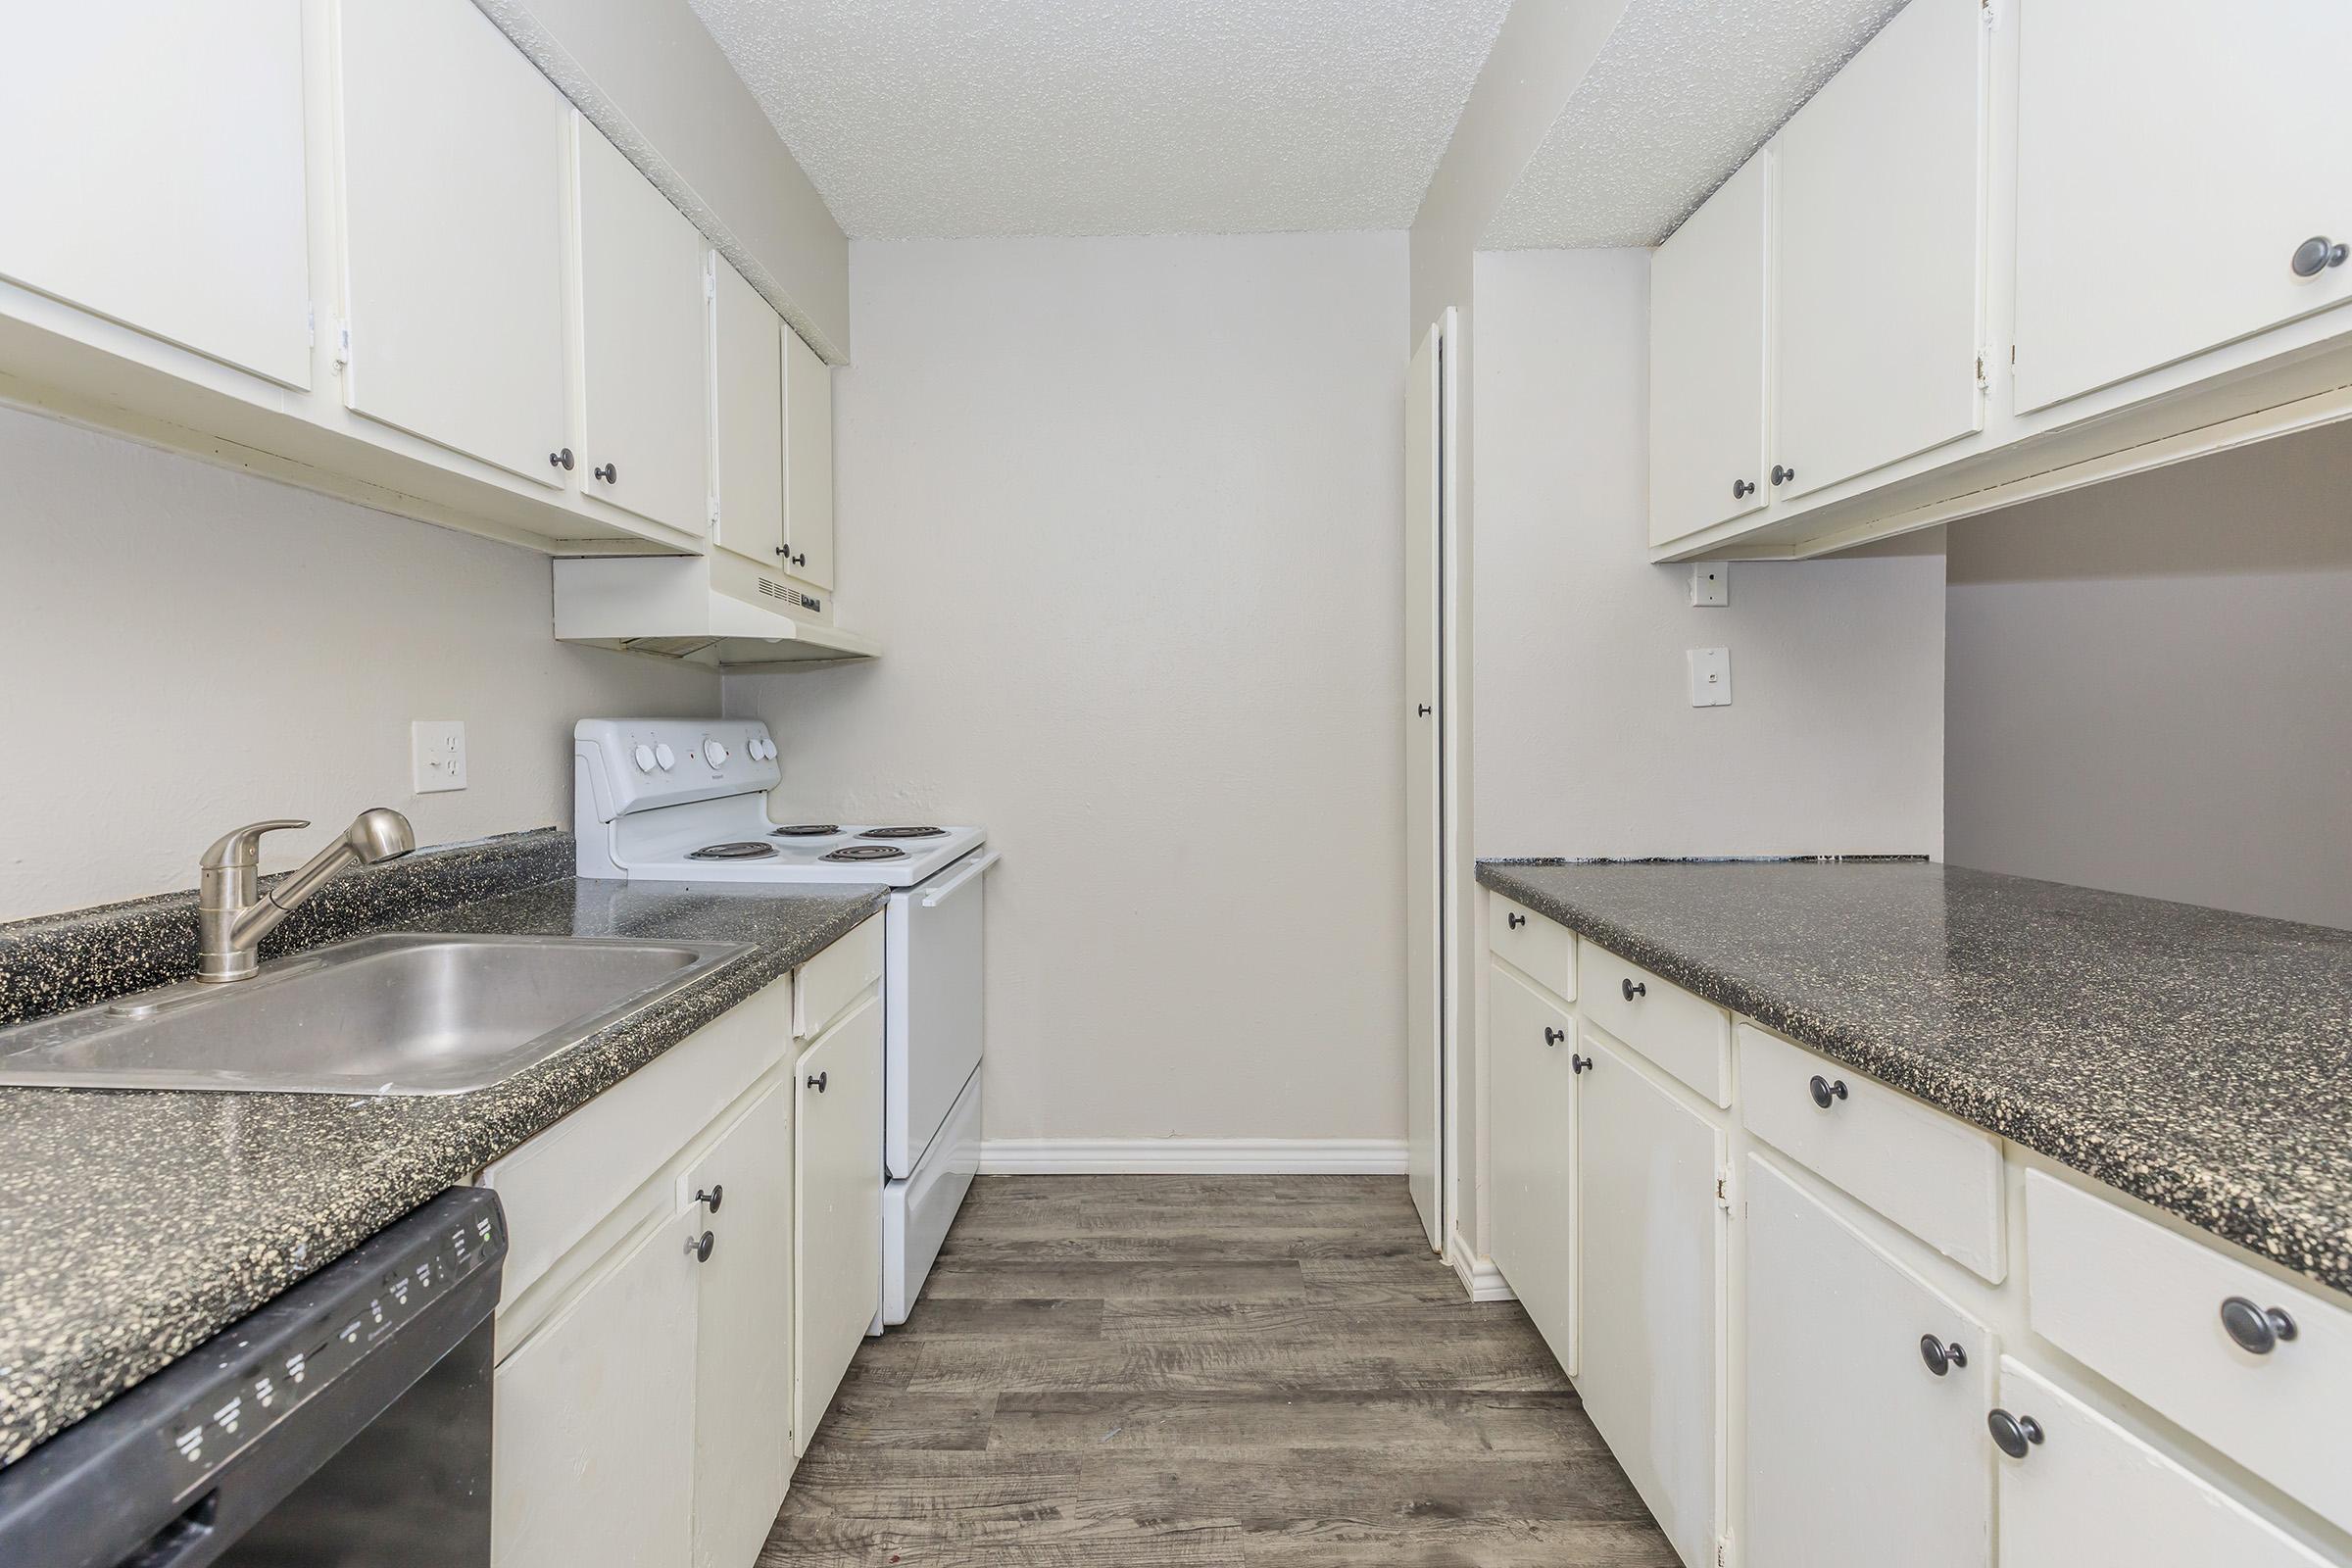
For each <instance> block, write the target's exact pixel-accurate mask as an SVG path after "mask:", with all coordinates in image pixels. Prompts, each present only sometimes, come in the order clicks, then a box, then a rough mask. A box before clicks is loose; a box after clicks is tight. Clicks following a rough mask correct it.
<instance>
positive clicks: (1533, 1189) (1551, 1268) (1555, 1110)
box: [1487, 964, 1578, 1377]
mask: <svg viewBox="0 0 2352 1568" xmlns="http://www.w3.org/2000/svg"><path fill="white" fill-rule="evenodd" d="M1577 1051H1578V1044H1577V1039H1576V1026H1575V1024H1574V1023H1573V1022H1572V1021H1571V1020H1570V1019H1569V1017H1568V1015H1567V1014H1566V1013H1564V1012H1562V1011H1561V1010H1560V1009H1559V1008H1558V1007H1555V1006H1553V1005H1551V1003H1549V1002H1548V1001H1546V1000H1545V999H1544V997H1543V996H1541V995H1540V994H1539V993H1538V992H1537V991H1536V989H1535V988H1534V987H1533V986H1530V985H1529V984H1528V983H1527V982H1526V981H1524V980H1522V979H1520V978H1519V977H1518V976H1517V975H1515V974H1513V973H1511V972H1510V971H1509V970H1508V969H1505V968H1503V967H1502V965H1500V964H1494V965H1492V966H1491V967H1490V968H1489V970H1488V985H1487V1061H1488V1070H1489V1073H1490V1075H1491V1076H1490V1077H1489V1079H1488V1086H1487V1125H1488V1129H1489V1131H1488V1135H1487V1158H1488V1167H1489V1168H1488V1187H1487V1190H1488V1193H1489V1194H1490V1195H1491V1196H1490V1198H1489V1200H1488V1201H1489V1202H1490V1203H1491V1205H1492V1207H1491V1208H1490V1210H1489V1213H1488V1218H1487V1250H1488V1251H1489V1253H1490V1254H1491V1255H1492V1256H1493V1257H1494V1259H1495V1267H1496V1268H1498V1269H1500V1270H1502V1277H1503V1278H1504V1279H1506V1280H1509V1281H1510V1282H1511V1290H1512V1292H1513V1294H1515V1295H1516V1296H1517V1297H1518V1298H1519V1304H1520V1305H1522V1306H1524V1307H1526V1308H1527V1315H1528V1316H1529V1317H1530V1318H1532V1319H1534V1320H1535V1325H1536V1328H1537V1329H1538V1330H1539V1331H1540V1332H1541V1333H1542V1334H1543V1336H1544V1344H1546V1345H1548V1346H1550V1347H1551V1353H1552V1355H1553V1356H1554V1357H1555V1358H1557V1360H1558V1361H1559V1363H1560V1367H1561V1370H1563V1371H1565V1372H1566V1373H1568V1375H1569V1376H1571V1377H1574V1376H1575V1375H1576V1370H1577V1361H1576V1143H1577V1138H1576V1088H1577V1074H1576V1071H1575V1066H1574V1063H1575V1060H1576V1057H1577Z"/></svg>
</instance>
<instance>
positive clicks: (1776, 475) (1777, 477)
mask: <svg viewBox="0 0 2352 1568" xmlns="http://www.w3.org/2000/svg"><path fill="white" fill-rule="evenodd" d="M1795 477H1796V470H1795V469H1794V468H1784V467H1782V466H1780V465H1779V464H1777V463H1776V464H1774V465H1773V466H1772V482H1773V483H1774V484H1776V485H1780V484H1787V483H1788V482H1789V480H1791V479H1793V478H1795Z"/></svg>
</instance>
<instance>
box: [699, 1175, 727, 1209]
mask: <svg viewBox="0 0 2352 1568" xmlns="http://www.w3.org/2000/svg"><path fill="white" fill-rule="evenodd" d="M726 1197H727V1188H726V1184H725V1183H724V1182H712V1183H711V1187H710V1190H709V1191H708V1192H700V1193H697V1194H695V1195H694V1201H696V1202H698V1203H700V1204H702V1205H703V1206H704V1207H705V1208H708V1209H709V1210H711V1213H713V1214H715V1213H717V1212H718V1205H719V1204H720V1203H722V1202H724V1201H726Z"/></svg>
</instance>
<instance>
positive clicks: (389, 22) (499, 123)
mask: <svg viewBox="0 0 2352 1568" xmlns="http://www.w3.org/2000/svg"><path fill="white" fill-rule="evenodd" d="M336 25H337V34H336V38H337V46H336V51H335V55H336V61H337V69H338V80H339V83H340V88H341V93H342V132H343V162H342V173H343V177H342V180H341V191H342V199H343V276H344V284H343V287H344V306H343V310H344V315H345V317H346V318H347V320H348V324H349V328H350V331H351V345H350V349H349V356H348V363H347V365H346V366H345V368H344V371H343V396H344V400H345V401H346V402H347V403H348V404H349V405H350V407H351V409H352V411H353V412H354V413H356V414H361V415H365V416H366V417H368V418H370V419H374V420H377V421H379V422H381V423H384V424H389V425H393V426H396V427H398V428H400V429H403V430H407V431H409V432H410V433H412V434H414V435H419V436H422V437H424V438H425V439H426V440H428V441H432V442H435V443H437V444H438V445H441V446H445V447H448V448H449V449H450V450H451V451H453V452H461V453H464V454H465V455H466V456H467V457H470V458H477V459H479V460H480V461H482V462H484V463H488V464H491V465H494V466H498V467H501V468H504V469H506V470H507V471H509V472H510V473H515V474H519V475H520V476H521V477H523V478H525V479H530V480H534V481H536V482H538V483H540V484H545V485H550V486H554V487H556V488H562V486H563V485H564V481H565V474H564V469H562V468H561V467H559V466H555V465H554V464H551V463H550V462H549V461H548V459H549V455H550V454H551V453H555V452H559V451H561V450H562V449H563V448H564V444H565V442H566V440H567V437H566V435H565V430H566V428H567V423H566V419H565V411H564V100H563V98H562V97H561V95H559V94H558V93H557V91H556V89H555V88H554V87H552V86H550V85H548V82H547V79H546V78H545V77H543V76H541V75H540V74H539V73H538V72H537V71H536V70H535V69H533V67H532V66H531V63H530V62H529V61H527V60H525V59H524V58H523V57H522V55H521V54H520V53H519V52H518V51H516V49H515V46H514V45H513V44H511V43H509V42H508V41H507V38H506V35H505V34H504V33H502V32H500V31H499V30H498V28H497V26H496V25H494V24H492V23H491V21H490V20H489V19H488V18H487V17H485V16H483V15H482V14H481V13H480V12H479V11H477V10H475V9H474V8H473V7H472V6H471V5H468V4H466V0H342V4H341V5H340V7H339V8H338V10H337V14H336ZM423 82H430V83H431V84H432V90H431V92H430V94H429V95H425V96H420V95H419V91H418V84H419V83H423Z"/></svg>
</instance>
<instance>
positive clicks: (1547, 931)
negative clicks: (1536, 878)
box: [1487, 893, 1576, 1002]
mask: <svg viewBox="0 0 2352 1568" xmlns="http://www.w3.org/2000/svg"><path fill="white" fill-rule="evenodd" d="M1487 946H1488V948H1490V949H1491V950H1492V951H1493V952H1494V954H1495V956H1496V957H1497V958H1500V959H1502V960H1503V961H1504V962H1505V963H1507V964H1509V965H1510V966H1511V967H1513V968H1514V969H1517V970H1518V971H1519V972H1520V973H1521V974H1523V975H1525V976H1527V977H1528V978H1529V979H1530V980H1533V981H1534V982H1536V984H1538V985H1540V986H1543V987H1544V989H1546V990H1548V991H1550V992H1551V993H1552V994H1553V995H1554V996H1556V997H1558V998H1559V999H1560V1000H1561V1001H1562V1002H1574V1001H1575V1000H1576V936H1575V933H1573V932H1571V931H1570V930H1569V929H1568V928H1567V927H1566V926H1564V925H1562V924H1560V923H1559V922H1558V921H1557V920H1553V919H1549V918H1547V917H1545V916H1544V915H1541V914H1538V913H1537V912H1536V911H1535V910H1533V909H1531V908H1529V907H1527V906H1526V905H1524V904H1517V903H1514V902H1512V901H1511V900H1509V899H1506V898H1504V897H1503V896H1502V895H1501V894H1499V893H1489V894H1488V895H1487Z"/></svg>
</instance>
